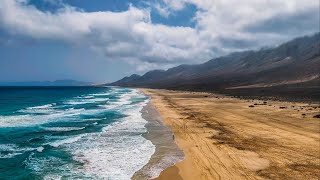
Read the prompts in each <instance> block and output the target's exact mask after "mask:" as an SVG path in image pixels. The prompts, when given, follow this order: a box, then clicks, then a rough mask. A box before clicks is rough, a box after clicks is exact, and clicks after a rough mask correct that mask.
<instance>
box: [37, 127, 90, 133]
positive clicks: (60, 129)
mask: <svg viewBox="0 0 320 180" xmlns="http://www.w3.org/2000/svg"><path fill="white" fill-rule="evenodd" d="M42 128H43V129H45V130H46V131H61V132H67V131H77V130H82V129H84V128H85V127H42Z"/></svg>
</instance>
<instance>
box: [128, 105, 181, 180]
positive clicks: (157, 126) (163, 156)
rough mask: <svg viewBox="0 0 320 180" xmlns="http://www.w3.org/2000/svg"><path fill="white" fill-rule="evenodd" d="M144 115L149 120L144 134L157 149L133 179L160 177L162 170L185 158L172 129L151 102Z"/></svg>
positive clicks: (143, 111)
mask: <svg viewBox="0 0 320 180" xmlns="http://www.w3.org/2000/svg"><path fill="white" fill-rule="evenodd" d="M142 117H143V118H144V119H145V120H147V121H148V123H147V124H146V128H147V130H148V133H146V134H144V137H145V138H146V139H148V140H150V141H151V142H152V143H153V144H154V145H155V147H156V149H155V153H154V154H153V155H152V156H151V159H150V160H149V162H148V164H146V165H145V166H144V167H143V168H142V169H141V170H139V171H137V172H136V173H135V174H134V175H133V177H132V179H133V180H142V179H150V178H155V177H158V176H159V174H160V173H161V171H163V170H164V169H166V168H168V167H170V166H173V165H174V164H176V163H177V162H180V161H182V160H183V159H184V154H183V152H182V150H181V149H180V148H179V147H178V146H177V144H176V143H175V142H174V140H173V138H172V137H173V132H172V130H171V129H170V128H169V127H167V126H165V125H164V123H163V120H162V119H161V116H160V114H159V113H158V112H157V110H156V109H155V107H154V106H153V105H152V104H151V103H149V104H148V105H147V106H145V107H144V108H143V109H142Z"/></svg>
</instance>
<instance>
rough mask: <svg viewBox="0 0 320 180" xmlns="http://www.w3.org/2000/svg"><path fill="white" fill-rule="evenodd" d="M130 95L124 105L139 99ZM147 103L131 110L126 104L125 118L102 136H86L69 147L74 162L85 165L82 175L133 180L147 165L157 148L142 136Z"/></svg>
mask: <svg viewBox="0 0 320 180" xmlns="http://www.w3.org/2000/svg"><path fill="white" fill-rule="evenodd" d="M128 94H129V95H123V96H122V98H124V99H126V100H123V99H122V102H124V101H127V100H128V99H130V98H132V97H134V96H137V95H138V94H137V93H132V92H131V93H128ZM120 102H121V101H120ZM146 102H147V101H145V102H141V103H138V104H135V105H130V106H129V105H128V104H127V103H125V104H124V103H123V106H122V108H121V109H122V112H123V113H125V114H126V115H127V116H126V117H125V118H123V119H122V120H121V121H118V122H115V123H113V124H111V125H108V126H107V127H105V128H103V132H101V133H91V134H87V135H86V136H85V137H83V138H81V139H80V140H79V141H77V143H73V144H69V145H70V147H69V148H70V152H71V153H73V154H74V158H75V160H77V161H80V162H83V163H84V167H83V168H82V169H81V171H82V172H83V173H85V174H86V175H94V176H97V177H99V178H101V179H117V180H122V179H130V178H131V177H132V176H133V174H134V173H135V172H136V171H138V170H140V169H141V168H142V167H143V166H144V165H145V164H147V163H148V161H149V159H150V157H151V155H152V154H153V153H154V152H155V146H154V145H153V144H152V142H151V141H149V140H147V139H145V138H144V137H142V136H141V134H143V133H146V128H145V124H146V123H147V121H146V120H144V119H143V118H142V117H141V113H140V111H141V109H142V107H143V106H144V105H145V104H146Z"/></svg>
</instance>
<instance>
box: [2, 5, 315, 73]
mask: <svg viewBox="0 0 320 180" xmlns="http://www.w3.org/2000/svg"><path fill="white" fill-rule="evenodd" d="M47 1H48V2H50V3H61V1H60V0H47ZM26 2H27V0H20V1H14V0H1V1H0V23H1V24H2V25H1V26H2V27H0V28H2V29H5V30H7V31H8V32H9V33H11V34H13V35H20V36H21V35H22V36H27V37H32V38H34V39H49V40H50V39H52V40H61V41H65V42H69V43H72V44H81V45H84V46H88V47H90V48H92V49H94V50H95V51H98V52H100V53H103V54H105V55H106V57H107V58H109V59H114V60H125V61H128V62H129V63H131V64H137V65H138V69H140V70H146V69H149V68H167V67H169V66H172V65H176V64H180V63H196V62H199V61H205V60H208V59H210V58H212V57H214V56H218V55H221V54H225V53H228V52H231V51H234V50H243V49H247V48H252V47H254V48H258V47H260V46H264V45H269V44H273V43H278V42H281V41H284V40H288V39H290V38H292V37H293V36H299V35H303V34H306V33H310V32H313V31H315V30H317V27H313V26H314V24H313V26H312V27H301V28H297V31H290V32H291V33H286V32H285V30H286V29H285V28H286V27H285V26H284V27H285V28H284V30H282V32H278V31H277V29H276V28H277V27H275V30H273V31H263V30H261V28H263V26H262V25H263V24H264V22H267V21H269V20H275V21H272V22H277V21H276V20H277V18H278V17H286V18H291V17H292V16H297V15H299V14H303V13H305V14H306V17H308V16H313V15H314V14H312V13H314V12H317V11H319V10H318V9H317V7H318V3H319V2H318V0H304V1H301V0H287V1H279V0H269V1H266V0H261V1H255V0H244V1H236V0H228V1H225V0H223V1H222V0H220V1H218V0H163V2H162V3H161V5H160V4H155V5H152V6H153V7H155V8H156V9H157V11H158V12H159V13H160V14H162V15H163V16H164V17H169V15H170V14H171V11H174V12H175V13H178V12H179V11H180V10H182V9H184V8H185V7H186V4H193V5H195V6H196V7H197V12H196V15H195V17H194V20H195V22H196V26H195V27H194V28H191V27H174V26H166V25H161V24H154V23H152V21H151V18H150V10H148V9H139V8H136V7H133V6H130V7H129V8H128V10H127V11H123V12H110V11H105V12H85V11H83V10H80V9H76V8H74V7H71V6H68V5H66V4H63V7H62V8H61V9H59V10H58V11H57V12H55V13H52V12H43V11H40V10H38V9H36V8H35V7H34V6H32V5H28V4H27V3H26ZM308 12H311V13H310V14H308ZM169 18H170V17H169ZM315 19H317V17H316V18H315ZM312 20H313V19H312ZM301 22H303V23H304V24H306V25H308V23H309V21H308V20H305V19H297V25H299V23H301ZM309 24H310V23H309ZM294 25H295V24H294ZM253 27H254V28H253ZM282 28H283V27H282ZM290 28H292V27H289V26H288V30H290ZM253 29H254V30H253Z"/></svg>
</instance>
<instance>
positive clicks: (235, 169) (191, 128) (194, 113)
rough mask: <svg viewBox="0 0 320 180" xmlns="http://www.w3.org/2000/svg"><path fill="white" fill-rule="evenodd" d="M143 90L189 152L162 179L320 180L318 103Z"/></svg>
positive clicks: (183, 148) (162, 175)
mask: <svg viewBox="0 0 320 180" xmlns="http://www.w3.org/2000/svg"><path fill="white" fill-rule="evenodd" d="M142 91H143V92H144V93H145V94H147V95H149V96H151V97H152V100H151V102H152V104H153V105H154V106H155V107H156V109H157V110H158V111H159V113H160V114H161V116H162V118H163V119H164V122H165V124H166V125H167V126H169V127H171V128H172V131H173V132H174V134H175V140H176V143H177V144H178V146H179V147H180V148H181V149H182V150H183V151H184V153H185V160H183V161H182V162H179V163H177V164H176V165H175V166H173V167H170V168H168V169H166V170H164V171H163V172H162V173H161V174H160V177H158V178H157V179H158V180H179V179H183V180H201V179H223V180H225V179H290V180H292V179H299V180H300V179H318V178H319V177H320V120H319V119H318V118H314V117H313V116H314V115H315V114H317V113H318V112H319V104H311V105H310V104H304V103H289V102H277V101H267V102H265V103H264V102H263V101H258V100H241V99H237V98H231V97H225V96H221V95H214V94H208V93H192V92H181V91H168V90H150V89H142ZM254 104H256V105H254ZM250 105H253V106H254V107H249V106H250ZM303 114H305V115H303Z"/></svg>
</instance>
